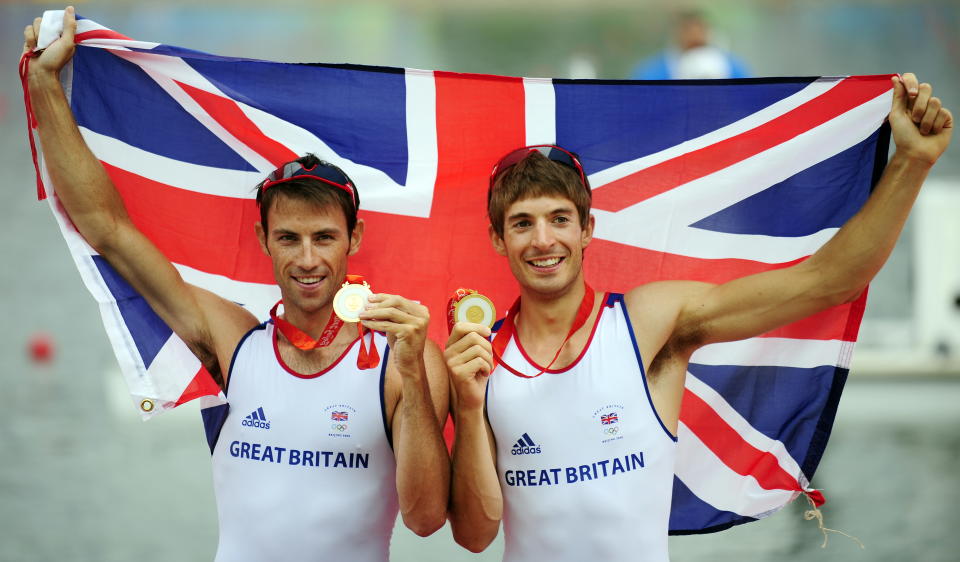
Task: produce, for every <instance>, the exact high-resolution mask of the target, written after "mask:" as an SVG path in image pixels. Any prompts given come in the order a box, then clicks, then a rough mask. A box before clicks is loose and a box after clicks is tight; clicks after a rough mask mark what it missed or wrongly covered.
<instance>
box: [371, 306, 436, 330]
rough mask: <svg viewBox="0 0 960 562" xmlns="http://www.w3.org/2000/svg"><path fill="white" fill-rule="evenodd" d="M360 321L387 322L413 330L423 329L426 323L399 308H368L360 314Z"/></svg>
mask: <svg viewBox="0 0 960 562" xmlns="http://www.w3.org/2000/svg"><path fill="white" fill-rule="evenodd" d="M360 321H361V322H367V321H380V322H389V323H392V324H396V325H397V327H399V326H411V327H414V328H418V329H420V328H425V327H426V325H427V322H426V321H425V320H424V318H422V317H420V316H414V315H412V314H409V313H407V312H406V311H403V310H400V309H399V308H394V307H390V308H368V309H366V310H363V311H361V312H360Z"/></svg>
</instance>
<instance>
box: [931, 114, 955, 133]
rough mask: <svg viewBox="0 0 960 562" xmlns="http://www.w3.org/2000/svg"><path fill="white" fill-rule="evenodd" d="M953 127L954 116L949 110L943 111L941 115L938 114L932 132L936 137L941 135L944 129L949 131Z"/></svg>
mask: <svg viewBox="0 0 960 562" xmlns="http://www.w3.org/2000/svg"><path fill="white" fill-rule="evenodd" d="M951 127H953V116H952V115H951V114H950V110H949V109H941V110H940V113H938V114H937V118H936V119H935V120H934V122H933V127H932V128H931V130H930V132H931V133H933V134H934V135H939V134H940V133H941V132H942V131H943V130H944V129H949V128H951Z"/></svg>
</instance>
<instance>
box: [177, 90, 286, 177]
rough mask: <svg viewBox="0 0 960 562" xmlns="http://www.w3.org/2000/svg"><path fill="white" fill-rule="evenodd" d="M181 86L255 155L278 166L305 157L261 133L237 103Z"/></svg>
mask: <svg viewBox="0 0 960 562" xmlns="http://www.w3.org/2000/svg"><path fill="white" fill-rule="evenodd" d="M177 85H178V86H180V87H181V88H183V91H184V92H186V93H187V95H189V96H190V97H191V98H193V100H194V101H195V102H197V103H198V104H199V105H200V107H202V108H203V109H204V110H205V111H206V112H207V113H208V114H210V117H213V119H214V120H215V121H216V122H217V123H219V124H220V125H221V126H223V128H224V129H226V130H227V131H228V132H229V133H230V134H231V135H233V136H234V137H236V138H237V139H239V140H240V142H242V143H243V144H245V145H247V146H248V147H250V148H251V149H253V151H254V152H256V153H257V154H259V155H260V156H263V157H264V158H265V159H267V160H269V161H270V162H271V163H272V164H273V165H274V166H280V165H281V164H283V163H285V162H289V161H291V160H295V159H296V158H298V157H300V156H302V155H300V154H296V153H295V152H293V151H292V150H290V149H289V148H287V147H286V146H284V145H282V144H280V143H279V142H277V141H275V140H273V139H271V138H269V137H267V136H266V135H264V134H263V131H261V130H260V127H257V125H256V124H255V123H254V122H253V121H251V120H250V118H249V117H247V116H246V114H245V113H244V112H243V111H241V110H240V107H239V106H238V105H237V102H235V101H233V100H230V99H226V98H223V97H220V96H218V95H216V94H211V93H210V92H207V91H204V90H201V89H199V88H194V87H193V86H190V85H188V84H184V83H182V82H177Z"/></svg>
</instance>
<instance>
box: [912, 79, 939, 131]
mask: <svg viewBox="0 0 960 562" xmlns="http://www.w3.org/2000/svg"><path fill="white" fill-rule="evenodd" d="M919 89H920V92H919V93H918V94H917V97H916V98H914V100H913V108H912V109H911V110H910V118H911V119H913V122H914V123H917V124H919V123H920V121H921V120H922V119H923V114H924V113H926V111H927V105H928V104H929V103H930V96H932V95H933V86H931V85H930V84H927V83H926V82H924V83H923V84H920V86H919Z"/></svg>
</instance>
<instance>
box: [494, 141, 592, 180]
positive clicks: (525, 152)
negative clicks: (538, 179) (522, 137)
mask: <svg viewBox="0 0 960 562" xmlns="http://www.w3.org/2000/svg"><path fill="white" fill-rule="evenodd" d="M531 152H539V153H540V154H542V155H543V156H545V157H546V158H548V159H550V160H553V161H554V162H559V163H561V164H564V165H566V166H570V167H571V168H573V169H574V170H576V171H577V174H579V175H580V183H581V184H583V186H584V187H585V188H587V189H589V188H588V187H587V177H586V175H585V174H584V173H583V164H581V163H580V158H579V157H577V155H576V154H574V153H572V152H570V151H569V150H565V149H563V148H560V147H559V146H556V145H552V144H535V145H532V146H525V147H523V148H518V149H516V150H513V151H511V152H509V153H507V155H506V156H504V157H503V158H501V159H500V161H499V162H497V165H496V166H494V167H493V171H492V172H490V191H493V186H494V184H495V183H496V182H497V178H499V177H500V176H501V175H502V174H503V173H504V172H506V171H507V170H508V169H510V168H511V167H512V166H515V165H516V164H518V163H519V162H520V161H521V160H523V159H524V158H526V157H527V156H529V155H530V153H531Z"/></svg>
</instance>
